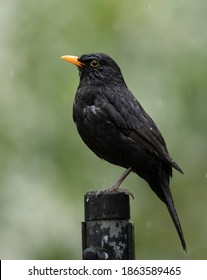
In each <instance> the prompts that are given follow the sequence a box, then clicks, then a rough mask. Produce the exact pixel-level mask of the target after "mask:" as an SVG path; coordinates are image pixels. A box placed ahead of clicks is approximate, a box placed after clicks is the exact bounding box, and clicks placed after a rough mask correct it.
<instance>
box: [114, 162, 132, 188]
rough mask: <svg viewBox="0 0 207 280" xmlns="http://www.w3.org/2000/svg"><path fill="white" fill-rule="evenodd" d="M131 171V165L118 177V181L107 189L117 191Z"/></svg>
mask: <svg viewBox="0 0 207 280" xmlns="http://www.w3.org/2000/svg"><path fill="white" fill-rule="evenodd" d="M131 171H132V168H131V167H129V168H128V169H127V170H125V171H124V173H123V174H122V175H121V177H120V178H119V179H118V181H117V182H116V183H115V184H114V185H113V186H112V187H111V188H110V189H109V190H111V191H112V192H117V191H118V188H119V187H120V185H121V183H122V182H123V181H124V180H125V179H126V177H127V176H128V175H129V174H130V173H131Z"/></svg>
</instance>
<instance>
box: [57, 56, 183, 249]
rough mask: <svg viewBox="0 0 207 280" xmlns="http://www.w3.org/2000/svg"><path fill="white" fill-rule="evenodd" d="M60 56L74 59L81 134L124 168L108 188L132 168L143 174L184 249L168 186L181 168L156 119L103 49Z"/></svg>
mask: <svg viewBox="0 0 207 280" xmlns="http://www.w3.org/2000/svg"><path fill="white" fill-rule="evenodd" d="M62 58H63V59H65V60H66V61H69V62H71V63H73V64H75V65H77V66H78V69H79V73H80V83H79V86H78V89H77V92H76V96H75V101H74V105H73V119H74V122H75V123H76V126H77V129H78V132H79V134H80V136H81V138H82V139H83V141H84V142H85V144H86V145H87V146H88V147H89V148H90V149H91V150H92V151H93V152H94V153H95V154H96V155H97V156H98V157H100V158H102V159H104V160H106V161H108V162H110V163H112V164H116V165H119V166H122V167H124V168H126V169H127V171H125V173H124V174H123V176H122V177H121V178H120V179H119V181H118V182H117V183H116V184H115V185H114V186H113V187H112V188H111V189H110V190H111V191H117V190H118V187H119V185H120V184H121V182H122V181H123V180H124V179H125V178H126V176H127V175H128V174H129V173H130V172H131V171H132V172H135V173H137V174H138V175H139V176H140V177H142V178H143V179H144V180H146V181H147V183H148V184H149V186H150V187H151V189H152V190H153V191H154V192H155V193H156V195H157V196H158V197H159V198H160V199H161V200H162V201H163V202H164V203H165V204H166V206H167V209H168V211H169V213H170V215H171V217H172V220H173V222H174V225H175V227H176V230H177V232H178V235H179V237H180V240H181V243H182V246H183V249H184V250H186V244H185V240H184V236H183V232H182V228H181V225H180V222H179V219H178V216H177V213H176V209H175V206H174V202H173V198H172V194H171V191H170V187H169V181H170V177H171V176H172V168H175V169H177V170H178V171H179V172H180V173H183V172H182V170H181V169H180V167H179V166H178V165H177V164H176V163H175V162H174V161H173V160H172V159H171V157H170V156H169V153H168V150H167V146H166V143H165V141H164V138H163V137H162V135H161V133H160V131H159V130H158V128H157V126H156V125H155V123H154V121H153V120H152V119H151V118H150V117H149V115H148V114H147V113H146V112H145V111H144V109H143V108H142V106H141V105H140V103H139V102H138V101H137V99H136V98H135V97H134V96H133V94H132V93H131V92H130V90H129V89H128V87H127V85H126V83H125V81H124V78H123V76H122V73H121V70H120V68H119V66H118V65H117V64H116V62H115V61H114V60H113V59H112V58H111V57H109V56H108V55H106V54H103V53H92V54H84V55H82V56H80V57H74V56H63V57H62Z"/></svg>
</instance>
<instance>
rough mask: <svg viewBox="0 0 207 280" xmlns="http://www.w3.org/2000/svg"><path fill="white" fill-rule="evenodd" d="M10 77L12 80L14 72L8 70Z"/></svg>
mask: <svg viewBox="0 0 207 280" xmlns="http://www.w3.org/2000/svg"><path fill="white" fill-rule="evenodd" d="M10 77H11V78H14V70H10Z"/></svg>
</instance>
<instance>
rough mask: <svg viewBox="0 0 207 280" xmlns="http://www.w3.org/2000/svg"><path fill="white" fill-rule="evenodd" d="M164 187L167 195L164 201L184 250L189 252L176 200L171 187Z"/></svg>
mask: <svg viewBox="0 0 207 280" xmlns="http://www.w3.org/2000/svg"><path fill="white" fill-rule="evenodd" d="M162 189H163V193H164V196H165V201H164V202H165V204H166V206H167V209H168V211H169V213H170V216H171V218H172V220H173V223H174V225H175V228H176V230H177V233H178V235H179V237H180V241H181V244H182V247H183V250H185V251H186V252H187V247H186V243H185V238H184V234H183V230H182V227H181V224H180V221H179V218H178V215H177V212H176V209H175V205H174V202H173V198H172V194H171V191H170V188H169V187H168V188H166V187H164V186H162Z"/></svg>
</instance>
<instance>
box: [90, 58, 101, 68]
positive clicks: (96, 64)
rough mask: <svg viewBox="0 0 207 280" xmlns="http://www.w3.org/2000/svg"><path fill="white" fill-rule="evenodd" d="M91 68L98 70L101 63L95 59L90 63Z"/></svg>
mask: <svg viewBox="0 0 207 280" xmlns="http://www.w3.org/2000/svg"><path fill="white" fill-rule="evenodd" d="M90 65H91V67H93V68H96V67H98V66H99V65H100V63H99V62H98V60H96V59H93V60H92V61H91V63H90Z"/></svg>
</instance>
